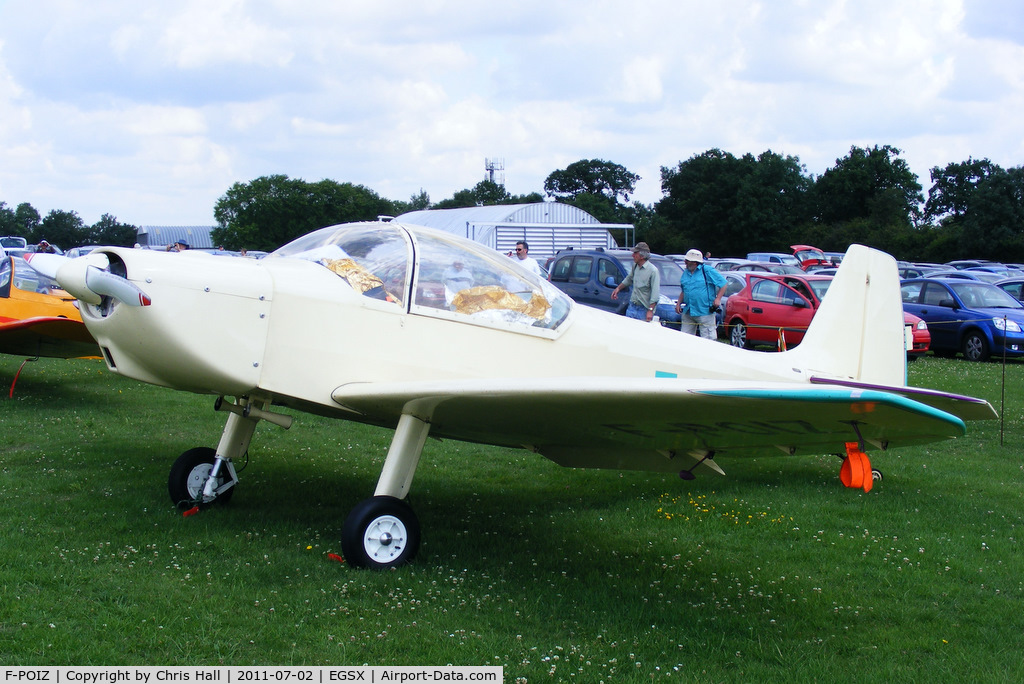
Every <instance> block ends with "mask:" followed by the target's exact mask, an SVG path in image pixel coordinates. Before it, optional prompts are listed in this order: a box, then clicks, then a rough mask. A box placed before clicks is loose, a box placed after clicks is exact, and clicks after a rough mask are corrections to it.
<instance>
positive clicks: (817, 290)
mask: <svg viewBox="0 0 1024 684" xmlns="http://www.w3.org/2000/svg"><path fill="white" fill-rule="evenodd" d="M807 284H808V285H810V286H811V289H812V290H814V294H815V295H816V296H817V297H818V299H822V298H824V296H825V293H826V292H828V288H829V285H831V284H832V279H831V278H829V279H828V280H825V279H822V280H808V281H807Z"/></svg>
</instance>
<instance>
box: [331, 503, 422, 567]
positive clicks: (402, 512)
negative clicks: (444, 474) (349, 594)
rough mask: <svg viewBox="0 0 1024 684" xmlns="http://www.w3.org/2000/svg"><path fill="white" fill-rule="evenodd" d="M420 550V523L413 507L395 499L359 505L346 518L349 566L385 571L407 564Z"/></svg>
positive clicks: (345, 546)
mask: <svg viewBox="0 0 1024 684" xmlns="http://www.w3.org/2000/svg"><path fill="white" fill-rule="evenodd" d="M419 547H420V522H419V520H418V519H417V517H416V514H415V513H414V512H413V510H412V507H410V506H409V504H407V503H405V502H404V501H402V500H401V499H396V498H395V497H393V496H374V497H371V498H369V499H364V500H363V501H360V502H359V503H358V504H356V506H355V508H353V509H352V511H351V512H350V513H349V514H348V517H347V518H345V525H344V527H343V528H342V532H341V550H342V553H343V554H344V556H345V560H346V561H347V562H348V564H349V565H351V566H353V567H357V568H371V569H374V570H383V569H385V568H394V567H398V566H399V565H404V564H405V563H408V562H409V561H411V560H412V559H413V557H415V555H416V552H417V551H419Z"/></svg>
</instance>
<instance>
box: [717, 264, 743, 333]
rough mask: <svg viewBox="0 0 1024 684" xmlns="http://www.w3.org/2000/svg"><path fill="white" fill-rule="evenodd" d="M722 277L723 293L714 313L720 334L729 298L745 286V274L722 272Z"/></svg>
mask: <svg viewBox="0 0 1024 684" xmlns="http://www.w3.org/2000/svg"><path fill="white" fill-rule="evenodd" d="M722 275H723V276H724V277H725V292H723V293H722V301H721V305H720V306H719V307H718V311H717V312H715V320H716V321H717V322H718V328H719V331H720V332H721V329H722V326H724V325H725V309H726V307H727V306H728V305H729V297H732V296H733V295H734V294H736V293H737V292H739V291H740V290H742V289H743V288H744V287H746V285H747V274H746V273H741V272H740V271H723V272H722Z"/></svg>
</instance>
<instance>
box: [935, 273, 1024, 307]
mask: <svg viewBox="0 0 1024 684" xmlns="http://www.w3.org/2000/svg"><path fill="white" fill-rule="evenodd" d="M949 287H950V289H952V290H953V292H955V293H956V296H957V297H959V298H960V301H961V302H963V303H964V306H966V307H968V308H972V309H974V308H977V309H1021V308H1024V306H1022V305H1021V303H1020V302H1018V301H1017V300H1016V299H1014V298H1013V297H1012V296H1010V295H1009V294H1007V293H1006V292H1004V291H1003V290H1001V289H999V288H998V287H996V286H995V285H989V284H987V283H980V282H971V281H969V280H965V281H957V282H950V283H949Z"/></svg>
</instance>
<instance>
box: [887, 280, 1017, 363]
mask: <svg viewBox="0 0 1024 684" xmlns="http://www.w3.org/2000/svg"><path fill="white" fill-rule="evenodd" d="M901 289H902V295H903V310H904V311H907V312H909V313H912V314H914V315H915V316H920V317H921V318H923V319H924V320H925V322H926V323H928V330H930V331H931V335H932V341H931V348H932V350H933V351H934V352H935V354H936V355H937V356H953V355H955V354H956V353H957V352H962V353H963V355H964V356H965V357H967V359H969V360H971V361H985V360H987V359H988V358H989V357H990V356H992V355H996V356H1003V355H1004V354H1005V355H1006V356H1008V357H1014V356H1024V305H1022V304H1021V303H1020V302H1018V301H1017V300H1016V299H1014V298H1013V297H1011V296H1010V295H1009V294H1007V293H1006V292H1004V291H1003V290H1001V289H999V288H998V287H996V286H995V285H992V284H990V283H985V282H981V281H978V280H954V279H952V278H948V279H942V278H914V279H912V280H904V281H903V285H902V288H901Z"/></svg>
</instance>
